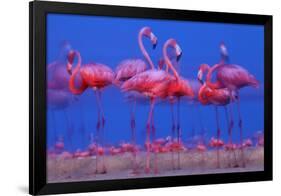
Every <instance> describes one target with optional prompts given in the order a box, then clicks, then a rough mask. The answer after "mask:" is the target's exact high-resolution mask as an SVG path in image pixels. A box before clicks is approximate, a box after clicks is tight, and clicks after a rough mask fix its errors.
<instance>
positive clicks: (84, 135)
mask: <svg viewBox="0 0 281 196" xmlns="http://www.w3.org/2000/svg"><path fill="white" fill-rule="evenodd" d="M79 110H80V111H79V112H80V115H81V118H80V119H81V121H80V123H81V127H80V132H81V141H82V143H83V142H84V139H85V137H86V133H85V122H84V119H85V117H84V112H83V106H82V105H80V106H79Z"/></svg>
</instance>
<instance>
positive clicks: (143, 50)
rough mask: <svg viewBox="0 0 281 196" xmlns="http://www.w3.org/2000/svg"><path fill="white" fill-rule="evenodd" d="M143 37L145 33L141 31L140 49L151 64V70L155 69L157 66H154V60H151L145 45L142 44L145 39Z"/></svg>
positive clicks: (139, 37) (139, 38)
mask: <svg viewBox="0 0 281 196" xmlns="http://www.w3.org/2000/svg"><path fill="white" fill-rule="evenodd" d="M143 36H144V33H143V31H140V32H139V36H138V43H139V47H140V49H141V52H142V54H143V56H144V57H145V59H146V60H147V61H148V63H149V65H150V67H151V69H154V68H155V66H154V64H153V62H152V60H151V58H150V56H149V54H148V52H147V51H146V49H145V48H144V45H143V42H142V37H143Z"/></svg>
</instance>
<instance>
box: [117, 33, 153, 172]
mask: <svg viewBox="0 0 281 196" xmlns="http://www.w3.org/2000/svg"><path fill="white" fill-rule="evenodd" d="M143 37H147V38H149V39H150V41H151V43H152V45H153V48H155V47H156V45H157V37H156V36H155V35H154V34H153V32H152V30H151V28H150V27H143V28H141V30H140V31H139V34H138V44H139V47H140V50H141V52H142V54H143V56H144V57H145V59H146V60H147V62H148V64H149V65H150V66H151V68H152V69H153V68H154V64H153V62H152V60H151V58H150V56H149V54H148V52H147V51H146V50H145V48H144V45H143ZM146 67H147V65H146V63H145V61H143V60H142V59H126V60H123V61H122V62H121V63H119V65H118V66H117V68H116V70H115V73H116V78H115V80H116V81H117V82H118V83H121V82H124V81H126V80H128V79H130V78H132V77H133V76H135V75H136V74H139V73H141V72H143V71H145V70H146ZM132 99H133V104H132V109H131V134H132V138H131V142H132V144H135V142H136V138H135V127H136V121H135V108H136V102H137V101H136V98H135V96H134V95H133V98H132ZM136 165H137V163H136V154H134V169H133V173H136V169H137V168H136Z"/></svg>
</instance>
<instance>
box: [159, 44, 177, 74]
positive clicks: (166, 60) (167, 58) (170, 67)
mask: <svg viewBox="0 0 281 196" xmlns="http://www.w3.org/2000/svg"><path fill="white" fill-rule="evenodd" d="M169 45H170V44H169V43H168V42H166V43H165V45H164V47H163V56H164V61H165V63H166V65H167V67H166V71H168V69H171V70H172V72H173V74H174V76H175V77H176V79H177V80H178V79H179V74H178V72H177V70H176V69H175V68H174V66H173V64H172V62H171V60H170V58H169V57H168V52H167V50H168V46H169Z"/></svg>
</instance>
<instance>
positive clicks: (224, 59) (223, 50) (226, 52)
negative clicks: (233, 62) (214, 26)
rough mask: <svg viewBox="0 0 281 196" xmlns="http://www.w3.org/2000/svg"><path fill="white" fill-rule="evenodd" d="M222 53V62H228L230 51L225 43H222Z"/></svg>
mask: <svg viewBox="0 0 281 196" xmlns="http://www.w3.org/2000/svg"><path fill="white" fill-rule="evenodd" d="M220 53H221V56H222V60H223V61H227V60H228V58H229V57H228V51H227V48H226V46H225V44H224V42H221V43H220Z"/></svg>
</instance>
